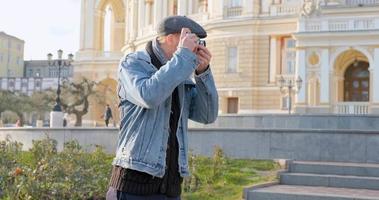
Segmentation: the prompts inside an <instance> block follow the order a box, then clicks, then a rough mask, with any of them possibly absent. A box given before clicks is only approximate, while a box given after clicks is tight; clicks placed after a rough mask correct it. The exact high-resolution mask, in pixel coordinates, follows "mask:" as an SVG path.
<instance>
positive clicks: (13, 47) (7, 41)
mask: <svg viewBox="0 0 379 200" xmlns="http://www.w3.org/2000/svg"><path fill="white" fill-rule="evenodd" d="M24 43H25V42H24V41H23V40H21V39H19V38H16V37H14V36H11V35H8V34H6V33H4V32H1V31H0V77H22V76H23V75H24Z"/></svg>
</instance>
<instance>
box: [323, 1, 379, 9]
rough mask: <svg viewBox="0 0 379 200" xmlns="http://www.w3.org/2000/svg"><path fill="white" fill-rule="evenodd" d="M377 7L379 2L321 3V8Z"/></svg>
mask: <svg viewBox="0 0 379 200" xmlns="http://www.w3.org/2000/svg"><path fill="white" fill-rule="evenodd" d="M372 5H379V0H329V1H326V2H323V3H321V6H323V7H333V6H348V7H356V6H359V7H361V6H372Z"/></svg>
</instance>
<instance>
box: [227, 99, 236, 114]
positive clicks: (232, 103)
mask: <svg viewBox="0 0 379 200" xmlns="http://www.w3.org/2000/svg"><path fill="white" fill-rule="evenodd" d="M227 103H228V110H227V113H238V97H229V98H228V100H227Z"/></svg>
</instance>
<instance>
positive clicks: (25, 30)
mask: <svg viewBox="0 0 379 200" xmlns="http://www.w3.org/2000/svg"><path fill="white" fill-rule="evenodd" d="M0 31H4V32H5V33H7V34H9V35H13V36H16V37H18V38H20V39H22V40H24V41H25V50H24V52H25V54H24V55H25V56H24V59H25V60H30V59H33V60H37V59H46V54H47V53H49V52H51V53H53V55H54V57H55V56H56V55H57V53H56V52H57V50H58V49H62V50H63V51H64V57H67V54H68V53H73V54H75V53H76V52H77V51H78V49H79V34H80V0H0Z"/></svg>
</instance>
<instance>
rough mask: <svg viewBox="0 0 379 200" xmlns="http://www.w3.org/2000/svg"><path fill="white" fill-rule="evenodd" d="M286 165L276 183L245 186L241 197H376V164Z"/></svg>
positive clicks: (280, 199) (378, 174) (378, 193)
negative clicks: (285, 169) (286, 167)
mask: <svg viewBox="0 0 379 200" xmlns="http://www.w3.org/2000/svg"><path fill="white" fill-rule="evenodd" d="M378 156H379V155H378ZM287 165H288V171H285V172H284V171H283V172H280V173H279V182H278V183H272V184H265V185H262V186H254V187H252V188H248V189H246V190H245V198H246V199H247V200H374V199H375V200H379V164H368V163H342V162H309V161H307V162H305V161H289V162H288V164H287Z"/></svg>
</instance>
